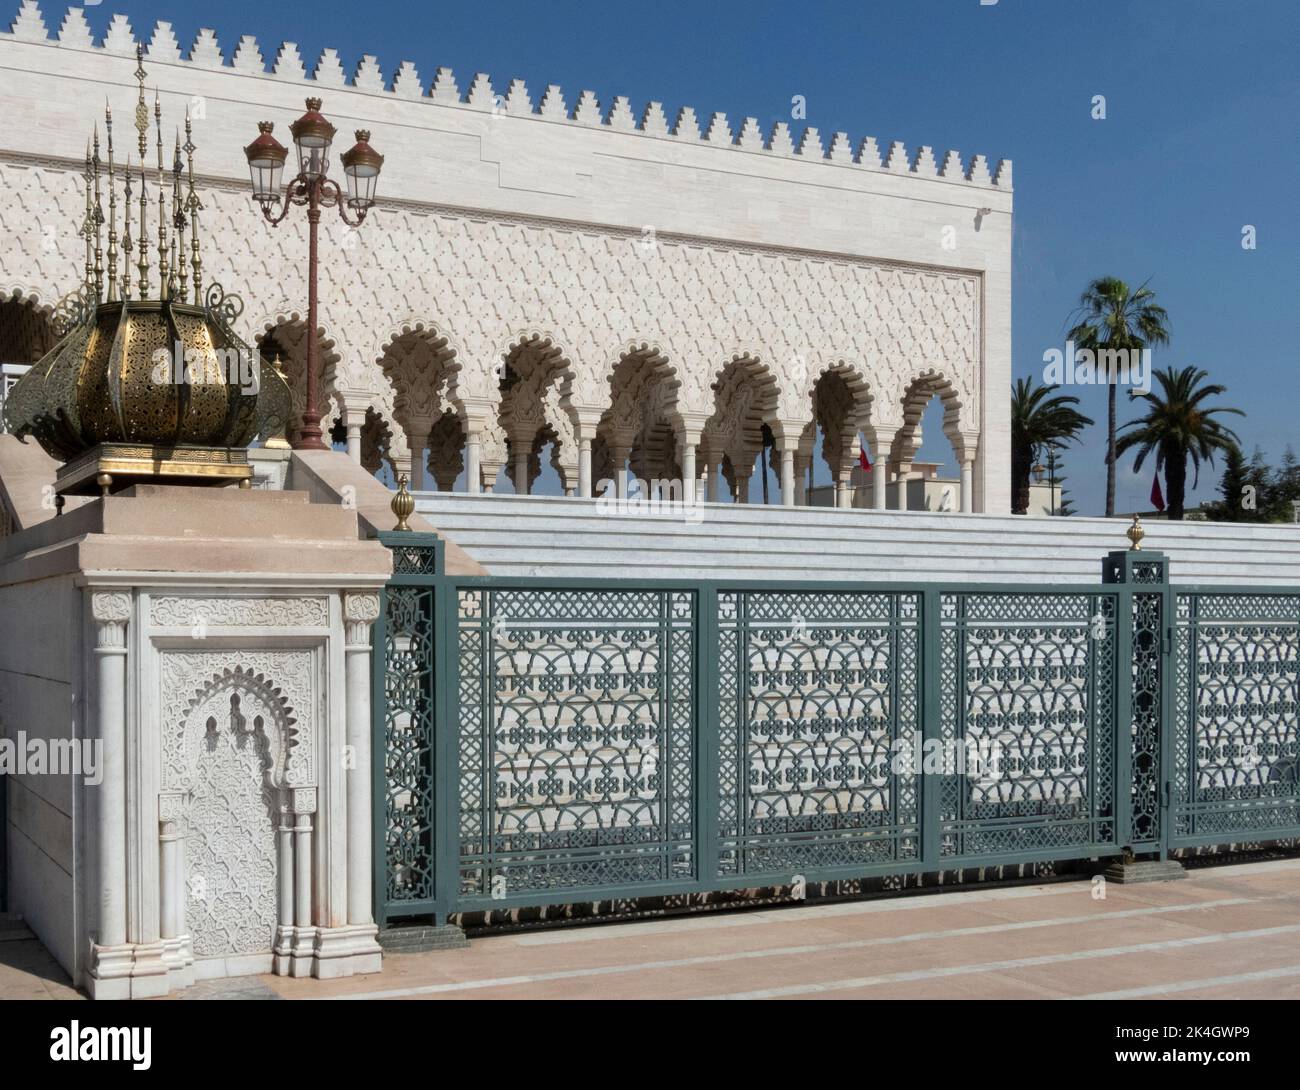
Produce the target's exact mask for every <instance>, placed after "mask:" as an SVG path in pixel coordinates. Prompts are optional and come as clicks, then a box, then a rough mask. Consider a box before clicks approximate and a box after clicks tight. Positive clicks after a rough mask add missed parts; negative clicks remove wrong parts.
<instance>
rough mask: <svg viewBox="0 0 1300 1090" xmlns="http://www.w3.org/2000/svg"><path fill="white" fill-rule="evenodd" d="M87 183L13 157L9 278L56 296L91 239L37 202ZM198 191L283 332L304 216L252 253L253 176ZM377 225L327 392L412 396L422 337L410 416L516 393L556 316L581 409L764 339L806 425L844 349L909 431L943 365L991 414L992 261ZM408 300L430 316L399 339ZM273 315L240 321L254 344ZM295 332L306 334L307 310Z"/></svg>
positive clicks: (694, 370) (414, 220)
mask: <svg viewBox="0 0 1300 1090" xmlns="http://www.w3.org/2000/svg"><path fill="white" fill-rule="evenodd" d="M81 187H82V183H81V177H80V173H79V171H78V170H76V169H75V168H73V167H72V166H71V165H69V166H68V167H66V168H64V169H57V168H55V167H54V166H52V165H47V164H44V163H42V164H30V165H29V164H24V165H22V166H21V167H20V166H18V165H15V164H13V163H10V162H5V161H0V188H3V189H4V191H5V192H7V193H10V194H12V196H13V200H12V201H10V202H7V203H8V204H9V205H10V206H11V207H13V208H15V209H19V208H21V209H27V210H29V211H27V212H25V213H24V214H21V215H5V213H4V211H3V210H0V227H3V228H4V230H5V231H6V233H7V235H8V237H9V238H10V245H9V246H7V247H5V249H4V251H3V252H0V282H4V283H8V282H14V283H17V282H19V281H20V280H24V281H25V282H30V284H31V290H32V291H34V292H37V293H38V294H39V296H40V297H41V298H42V299H48V300H53V299H55V298H57V297H59V296H60V295H61V294H62V291H63V290H65V289H66V286H67V285H69V284H71V283H75V281H76V277H77V268H78V265H77V261H78V259H79V255H78V254H77V253H75V252H74V247H73V246H72V245H63V246H61V248H60V250H59V252H58V254H57V255H49V254H46V253H45V251H44V249H43V247H42V240H43V236H42V234H41V231H40V223H39V220H40V216H38V215H34V214H32V213H31V211H30V210H31V209H38V210H40V211H41V213H42V214H44V213H46V212H48V211H49V210H51V209H53V208H66V209H75V208H76V207H77V206H78V205H79V204H84V196H83V194H82V191H81ZM199 196H200V199H201V200H202V201H203V203H204V206H205V217H206V219H205V240H204V245H205V252H204V264H205V265H206V266H208V270H209V276H210V277H212V278H214V279H217V280H220V281H221V282H222V283H239V284H241V285H245V286H246V292H245V294H246V296H247V297H248V303H249V306H248V312H249V313H250V314H257V315H269V316H272V317H271V325H272V326H273V328H274V327H275V320H274V316H275V315H278V314H283V313H285V308H286V306H288V307H289V308H290V309H292V308H291V305H290V304H287V303H286V301H285V299H284V293H285V291H286V289H285V287H283V286H282V285H284V284H286V283H296V282H297V278H298V276H299V275H300V273H299V266H300V264H301V261H302V254H303V253H304V252H305V247H306V240H305V237H304V235H305V224H303V223H301V222H298V223H294V224H293V225H292V226H288V225H286V228H285V229H284V230H282V231H278V232H272V233H271V234H269V235H266V234H264V235H261V236H259V238H258V245H257V247H256V248H253V249H250V247H249V245H248V222H249V221H248V210H247V203H248V198H247V195H246V193H245V191H244V189H243V187H242V186H239V187H235V186H233V185H226V184H221V185H217V186H204V187H202V188H201V189H200V191H199ZM322 228H323V234H324V238H323V240H322V245H323V246H326V247H330V246H337V245H340V244H341V240H342V235H341V234H340V232H339V229H338V228H336V227H334V226H328V227H327V226H326V225H322ZM362 233H363V234H364V235H365V236H366V245H367V246H368V247H371V248H373V250H374V252H375V253H380V254H383V255H384V257H385V260H384V262H383V266H382V268H381V269H378V270H377V271H376V274H375V275H373V276H369V277H363V278H361V279H358V278H357V277H356V275H355V271H354V268H353V266H352V264H351V263H349V262H323V263H322V266H321V270H320V276H321V287H320V294H321V313H320V319H319V321H320V325H321V327H322V328H323V329H324V330H325V331H326V332H325V334H324V336H325V339H326V340H327V341H328V342H331V344H332V347H330V348H329V350H328V356H329V357H330V359H329V360H327V361H324V362H325V363H326V366H325V367H323V368H322V370H323V372H324V373H325V378H326V381H325V382H324V383H323V384H322V391H323V396H328V392H332V391H333V390H336V389H348V390H353V391H358V392H360V391H369V395H370V396H369V398H368V402H367V403H368V404H369V405H372V406H375V407H378V406H380V405H381V404H383V403H384V402H385V399H388V398H391V397H392V396H393V393H392V392H393V383H392V377H391V376H386V375H385V374H384V373H383V371H382V370H381V366H380V365H381V364H382V366H383V367H386V368H389V369H392V368H396V367H398V366H399V363H400V360H399V358H398V357H399V355H401V353H397V352H394V351H393V349H395V348H398V349H405V348H406V347H407V344H406V342H407V341H413V340H421V339H422V340H424V341H425V345H424V346H423V355H421V356H420V357H419V358H418V359H417V358H415V357H412V359H411V361H410V363H411V364H412V366H414V365H416V364H418V367H416V369H415V371H413V372H412V373H411V374H410V376H409V381H407V380H406V378H404V380H403V381H402V382H401V383H399V385H400V386H401V387H402V388H403V389H404V390H406V391H407V398H404V399H402V400H403V403H402V404H401V405H400V406H396V407H395V408H396V412H395V415H396V419H397V422H398V423H402V422H403V419H404V417H406V416H412V415H420V416H421V417H422V418H423V419H422V421H421V422H422V423H428V422H431V421H432V420H433V419H436V418H437V416H439V415H441V411H442V410H443V409H445V408H447V407H453V408H456V409H458V410H459V409H460V408H461V406H462V405H463V404H464V403H465V401H466V400H467V399H472V400H474V401H475V402H477V403H481V404H494V403H497V402H498V401H499V399H500V396H501V392H500V389H499V385H500V384H499V377H498V372H497V365H498V364H499V362H500V361H501V359H502V357H503V355H505V354H506V353H508V352H509V350H510V348H511V346H512V345H517V344H518V343H519V340H520V337H519V331H520V330H529V329H545V330H546V331H547V334H546V336H547V338H548V339H549V340H550V341H551V344H552V346H553V350H554V351H555V352H561V353H562V354H563V358H564V361H565V365H566V370H568V371H571V372H572V380H571V383H572V384H571V388H570V396H571V399H572V404H573V405H574V406H581V407H589V408H592V409H602V410H603V409H606V408H608V407H609V406H610V400H611V397H610V395H611V391H610V385H609V381H608V380H609V376H610V373H611V371H613V370H614V369H615V367H616V366H617V364H618V362H619V360H620V358H621V357H623V356H624V355H626V354H628V353H629V352H634V351H635V352H642V351H644V352H646V353H647V354H648V355H653V356H655V357H658V358H661V359H663V360H664V361H665V364H666V367H667V369H668V370H669V371H670V372H671V373H673V374H674V375H675V382H676V383H677V384H678V385H679V388H678V390H677V391H676V396H675V401H676V406H675V408H676V409H678V410H681V411H688V410H689V411H690V412H692V413H703V414H704V415H706V416H707V415H709V414H711V413H712V412H713V411H714V408H715V406H714V403H713V391H712V389H711V386H712V384H713V383H714V381H715V379H716V377H717V371H718V367H719V364H720V362H722V361H725V360H729V359H732V358H735V357H737V356H744V355H746V354H748V355H750V356H752V357H754V358H756V359H760V360H762V361H763V363H764V364H765V365H766V366H767V367H768V368H770V369H771V372H772V375H773V377H774V379H775V383H776V386H777V388H778V390H779V414H780V417H781V419H782V420H783V421H789V422H792V423H796V422H797V423H798V424H799V425H800V426H801V427H802V426H803V425H804V424H806V423H807V422H808V421H809V420H811V419H812V406H811V396H810V395H811V385H812V382H813V381H814V380H815V378H816V377H817V376H818V375H820V374H821V373H822V372H823V371H825V370H827V369H829V368H834V367H839V366H841V361H843V365H844V366H845V367H846V368H848V369H851V371H852V373H854V374H855V376H858V378H857V381H861V382H864V383H865V385H866V387H867V388H868V389H869V391H870V398H871V400H870V405H871V416H872V421H871V422H872V424H874V425H881V424H883V425H887V426H889V427H897V426H899V425H900V424H901V423H902V415H903V403H904V401H905V397H906V392H907V391H908V390H909V388H911V387H913V385H914V383H916V381H917V380H918V378H921V377H923V376H927V375H930V374H941V375H942V376H943V379H944V382H945V384H946V386H948V387H950V389H951V393H950V395H949V398H948V402H949V403H948V406H946V407H947V408H949V409H951V410H953V411H954V415H958V414H959V416H960V427H961V429H963V430H970V429H976V430H977V429H978V428H979V424H980V402H981V389H980V384H981V380H982V374H981V366H982V362H983V359H982V357H983V345H982V337H983V318H982V314H983V300H982V298H981V295H982V284H981V280H980V278H979V276H978V275H973V274H970V273H966V272H955V271H951V270H947V269H938V268H927V267H909V266H902V265H894V264H890V263H887V262H882V261H875V260H871V259H868V258H857V257H847V256H839V255H831V256H828V255H825V254H820V253H805V252H800V251H797V250H793V249H789V248H782V247H771V246H763V245H750V244H744V243H735V242H731V241H728V240H723V239H713V238H695V237H692V238H686V237H672V236H669V235H666V234H661V235H660V236H659V238H658V239H657V244H656V246H655V248H654V250H653V251H652V252H649V253H647V252H645V251H644V250H643V248H642V247H641V245H640V243H641V234H640V232H639V231H632V230H628V229H624V228H610V227H604V226H598V225H594V224H582V225H575V224H572V223H565V222H560V221H556V220H548V219H544V218H536V217H523V216H518V215H511V214H506V213H500V212H488V211H475V212H474V213H473V215H466V214H462V213H458V212H456V211H453V210H450V209H446V208H441V207H437V206H425V207H394V208H385V209H384V210H383V214H382V216H376V217H375V218H374V220H373V222H371V223H367V225H366V227H365V230H364V232H362ZM32 255H37V257H36V258H35V263H36V266H37V267H36V269H35V270H34V269H33V260H34V259H33V257H32ZM401 314H409V315H415V316H424V317H423V318H419V317H413V318H411V319H410V321H409V323H408V324H409V328H410V333H404V330H403V328H399V329H398V330H397V331H396V335H395V334H394V328H393V319H394V316H395V315H401ZM421 321H424V322H425V325H424V328H423V329H419V328H418V327H419V326H420V323H421ZM291 326H292V327H293V328H292V329H289V328H286V327H291ZM264 329H265V325H263V327H262V328H260V329H258V328H251V327H246V328H244V329H242V330H240V332H241V333H242V334H243V335H244V336H245V338H246V339H249V340H251V339H252V338H253V337H254V335H256V334H259V333H262V332H263V331H264ZM282 332H283V334H284V336H285V337H286V339H288V337H289V334H290V333H291V332H297V333H300V332H301V322H298V323H297V324H296V325H295V323H293V322H292V321H288V322H286V323H284V326H282V327H281V328H280V329H277V330H276V335H277V336H278V335H280V334H281V333H282ZM300 339H301V336H300ZM395 340H396V341H400V342H401V343H400V344H397V343H395ZM643 346H645V347H644V348H643ZM411 347H412V348H413V347H414V346H413V345H412V346H411ZM290 362H292V361H290ZM409 398H413V399H415V400H411V401H409V403H408V399H409ZM421 398H422V400H421ZM449 403H450V405H449ZM351 407H352V408H354V409H358V410H359V409H362V408H364V407H365V405H353V406H351ZM435 408H436V409H437V410H438V411H436V412H435V411H434V410H435ZM492 415H495V414H492ZM951 423H953V425H954V426H955V425H956V421H955V420H954V421H952V422H951ZM394 430H396V429H394Z"/></svg>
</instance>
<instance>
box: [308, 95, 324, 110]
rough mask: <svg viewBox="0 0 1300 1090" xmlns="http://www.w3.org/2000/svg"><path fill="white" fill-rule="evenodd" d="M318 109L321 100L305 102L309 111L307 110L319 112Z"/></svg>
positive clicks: (311, 99) (313, 99) (315, 99)
mask: <svg viewBox="0 0 1300 1090" xmlns="http://www.w3.org/2000/svg"><path fill="white" fill-rule="evenodd" d="M320 107H321V100H320V99H318V98H309V99H308V100H307V109H309V110H320Z"/></svg>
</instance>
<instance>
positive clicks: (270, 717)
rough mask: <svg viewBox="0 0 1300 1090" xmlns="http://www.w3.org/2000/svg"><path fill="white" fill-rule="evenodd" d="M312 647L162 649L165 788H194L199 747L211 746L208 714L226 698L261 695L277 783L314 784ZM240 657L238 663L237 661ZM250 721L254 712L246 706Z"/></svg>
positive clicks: (271, 774)
mask: <svg viewBox="0 0 1300 1090" xmlns="http://www.w3.org/2000/svg"><path fill="white" fill-rule="evenodd" d="M313 657H314V656H313V654H312V652H310V651H236V650H214V651H190V652H172V651H168V652H164V653H163V655H162V656H161V679H160V680H161V684H160V686H159V688H160V690H161V694H162V699H163V717H162V723H163V728H162V729H163V738H162V745H163V762H162V790H163V791H164V792H166V793H173V792H183V791H188V790H191V789H192V786H193V783H194V776H195V768H196V764H197V761H198V757H199V753H200V751H201V749H202V748H204V747H205V746H206V745H207V735H208V728H207V719H208V717H209V716H212V715H216V714H217V713H218V710H219V705H221V704H222V702H223V701H224V705H223V706H225V707H228V705H229V701H230V697H231V696H232V695H237V696H239V697H240V700H241V703H242V702H244V701H246V700H247V699H249V698H252V699H254V700H256V701H257V702H258V705H259V711H258V712H257V713H253V714H260V715H261V716H262V717H263V730H264V733H266V735H267V741H268V744H269V750H268V754H269V759H270V761H271V765H270V767H269V769H268V775H269V777H270V779H271V781H272V782H273V783H274V784H275V785H276V786H295V787H297V786H307V785H311V784H315V782H316V779H315V755H314V753H313V748H314V747H313V738H314V735H315V730H316V726H315V723H314V714H313V708H314V705H315V684H314V679H313ZM232 664H233V665H232ZM244 714H245V715H246V717H247V718H248V719H249V720H250V722H251V719H252V714H249V713H246V712H245V713H244Z"/></svg>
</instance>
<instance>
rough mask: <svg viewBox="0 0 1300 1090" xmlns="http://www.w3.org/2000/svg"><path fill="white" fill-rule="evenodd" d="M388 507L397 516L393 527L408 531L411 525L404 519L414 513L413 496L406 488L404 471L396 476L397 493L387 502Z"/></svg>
mask: <svg viewBox="0 0 1300 1090" xmlns="http://www.w3.org/2000/svg"><path fill="white" fill-rule="evenodd" d="M389 507H391V508H392V509H393V514H394V515H396V516H397V525H396V526H394V527H393V529H394V530H402V531H409V530H410V529H411V527H410V526H409V525H408V524H407V521H406V520H407V519H409V518H410V517H411V516H412V515H413V514H415V497H414V496H412V495H411V494H410V493H409V492H408V491H407V490H406V474H405V473H403V474H402V475H401V476H400V477H398V478H397V494H396V495H395V496H394V497H393V502H392V503H390V504H389Z"/></svg>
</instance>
